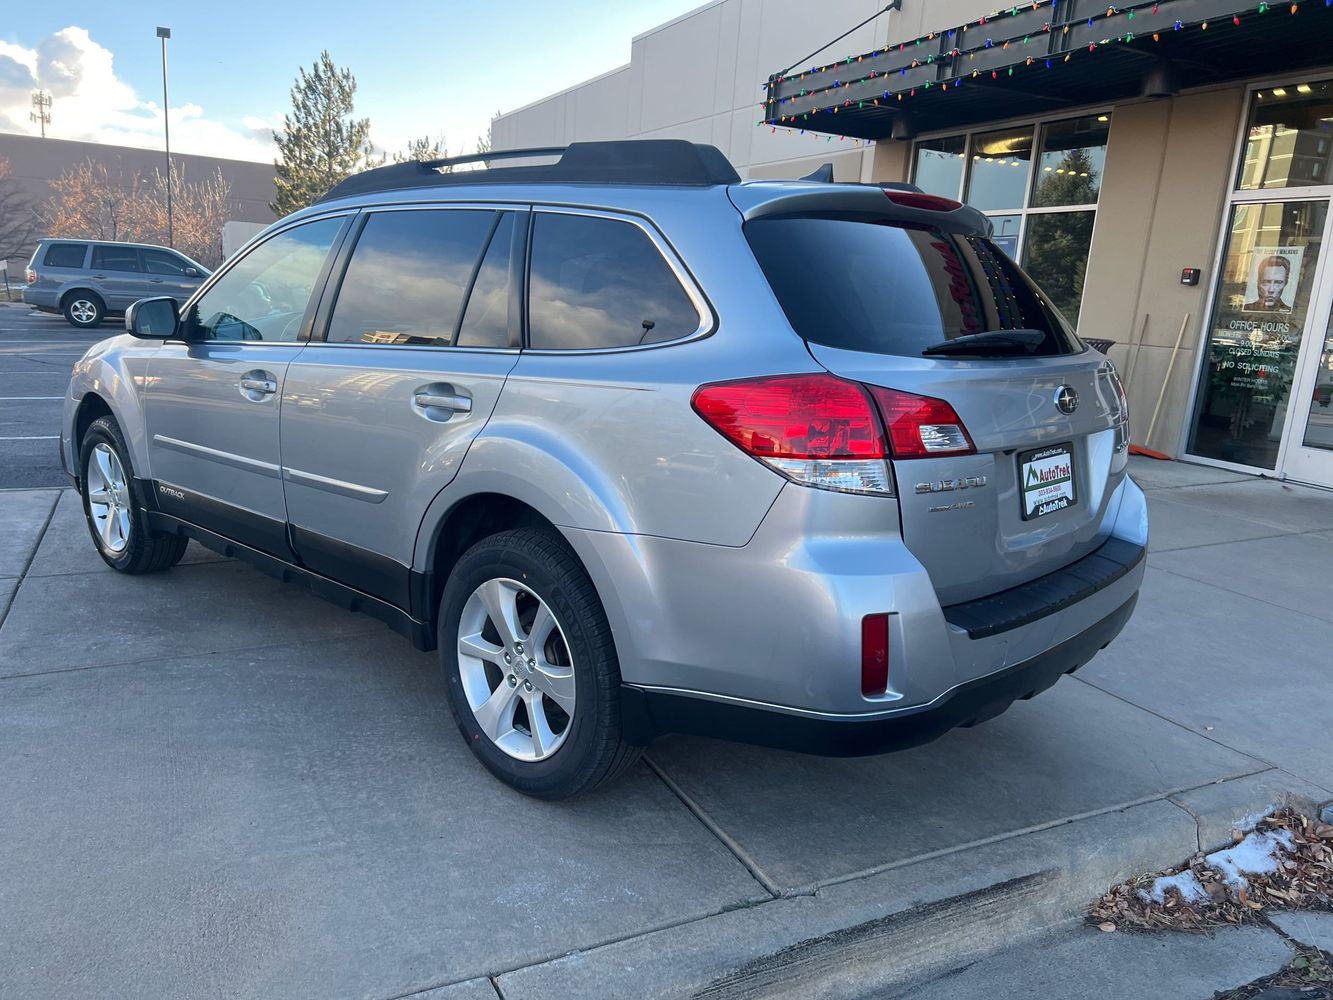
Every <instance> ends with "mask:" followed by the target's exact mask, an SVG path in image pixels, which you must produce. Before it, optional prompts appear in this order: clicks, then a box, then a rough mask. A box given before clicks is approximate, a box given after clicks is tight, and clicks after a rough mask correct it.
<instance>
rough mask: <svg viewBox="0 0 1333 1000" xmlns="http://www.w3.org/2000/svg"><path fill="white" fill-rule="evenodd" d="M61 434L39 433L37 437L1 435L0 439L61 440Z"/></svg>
mask: <svg viewBox="0 0 1333 1000" xmlns="http://www.w3.org/2000/svg"><path fill="white" fill-rule="evenodd" d="M59 440H60V435H59V434H38V435H37V436H36V437H0V441H59Z"/></svg>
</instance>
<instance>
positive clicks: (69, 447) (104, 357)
mask: <svg viewBox="0 0 1333 1000" xmlns="http://www.w3.org/2000/svg"><path fill="white" fill-rule="evenodd" d="M160 346H161V345H160V344H157V343H153V344H151V345H149V344H145V343H142V342H140V341H136V340H134V339H133V338H131V337H129V336H127V335H120V336H116V337H110V338H108V339H107V340H103V341H100V342H99V343H96V344H94V345H93V346H92V347H90V348H89V349H88V352H87V353H86V354H85V355H84V356H83V357H82V358H80V359H79V361H78V362H76V363H75V365H74V368H73V370H72V371H71V372H70V379H69V388H68V390H67V391H66V392H65V402H64V406H63V411H62V416H61V421H60V445H61V450H62V452H63V453H64V458H65V471H66V472H68V473H69V474H70V475H71V476H74V477H75V478H77V477H78V475H79V468H78V466H79V446H80V442H79V441H77V440H76V439H75V438H76V433H77V427H78V419H79V412H80V409H81V407H82V406H83V404H84V402H85V400H86V399H87V397H88V395H89V394H90V393H95V394H96V395H97V396H98V397H99V398H101V400H102V401H103V402H105V403H106V405H107V407H108V408H109V409H110V410H111V415H112V416H113V417H115V419H116V423H117V424H119V425H120V430H121V433H122V434H123V435H124V437H125V444H126V446H127V447H128V448H129V450H130V462H131V464H133V466H134V471H135V474H136V475H137V476H139V477H141V478H148V477H150V476H151V470H150V469H149V465H148V438H147V433H146V431H145V428H144V421H143V394H144V391H145V390H146V389H147V386H148V359H149V357H151V356H152V354H153V353H154V352H156V351H157V349H158V348H159V347H160Z"/></svg>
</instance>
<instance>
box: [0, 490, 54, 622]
mask: <svg viewBox="0 0 1333 1000" xmlns="http://www.w3.org/2000/svg"><path fill="white" fill-rule="evenodd" d="M59 502H60V493H59V492H57V493H56V495H55V496H54V497H53V498H52V500H51V509H50V510H48V511H47V512H46V520H45V521H43V522H42V529H41V531H39V532H37V540H36V541H35V542H33V543H32V551H31V552H30V553H28V558H27V561H26V562H24V564H23V569H22V571H21V572H20V573H19V577H18V583H16V584H14V592H13V593H12V594H10V595H9V599H8V600H7V601H5V606H4V607H3V608H0V625H4V623H5V619H6V618H8V617H9V609H10V608H12V607H13V606H14V602H15V601H17V600H18V599H19V591H20V590H22V589H23V581H24V580H26V579H27V578H28V570H29V569H31V568H32V561H33V560H34V559H36V558H37V550H38V549H39V548H41V547H42V540H43V539H44V538H46V531H47V529H48V528H50V527H51V521H52V520H53V519H54V518H55V516H56V506H57V505H58V504H59Z"/></svg>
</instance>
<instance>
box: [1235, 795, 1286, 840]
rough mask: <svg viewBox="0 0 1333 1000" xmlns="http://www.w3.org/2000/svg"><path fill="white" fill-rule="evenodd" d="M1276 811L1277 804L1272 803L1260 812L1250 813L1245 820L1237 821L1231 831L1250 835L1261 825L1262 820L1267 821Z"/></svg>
mask: <svg viewBox="0 0 1333 1000" xmlns="http://www.w3.org/2000/svg"><path fill="white" fill-rule="evenodd" d="M1276 809H1277V803H1276V802H1270V803H1269V804H1268V805H1266V806H1264V807H1263V809H1261V810H1259V812H1253V813H1250V814H1249V815H1248V816H1246V817H1245V818H1244V819H1238V820H1236V822H1234V823H1232V824H1231V829H1233V830H1239V831H1240V832H1241V833H1250V832H1251V831H1253V830H1254V828H1255V827H1256V826H1258V825H1259V821H1260V820H1263V819H1267V818H1268V817H1269V816H1271V815H1272V814H1273V812H1274V811H1275V810H1276Z"/></svg>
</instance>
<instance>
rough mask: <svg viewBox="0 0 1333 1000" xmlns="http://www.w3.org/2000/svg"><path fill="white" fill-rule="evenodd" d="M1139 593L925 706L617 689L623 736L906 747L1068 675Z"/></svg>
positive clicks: (828, 750) (1110, 633)
mask: <svg viewBox="0 0 1333 1000" xmlns="http://www.w3.org/2000/svg"><path fill="white" fill-rule="evenodd" d="M1138 599H1139V595H1138V593H1137V592H1136V593H1135V594H1134V595H1133V596H1132V597H1130V599H1129V600H1127V601H1126V602H1125V603H1124V604H1122V605H1121V606H1120V607H1119V608H1117V609H1116V610H1115V611H1113V612H1112V613H1111V614H1109V615H1107V616H1106V617H1105V618H1103V619H1102V620H1101V621H1099V622H1097V623H1096V624H1095V625H1093V626H1092V627H1091V628H1089V629H1087V630H1086V631H1084V632H1082V633H1080V634H1079V635H1076V636H1074V637H1073V638H1071V639H1067V640H1066V641H1064V642H1062V643H1060V644H1059V645H1058V646H1053V647H1052V648H1050V649H1048V650H1046V651H1045V652H1043V653H1040V654H1038V655H1037V656H1034V657H1032V658H1031V659H1029V660H1025V661H1024V662H1022V663H1019V664H1016V665H1014V666H1012V667H1008V668H1006V669H1004V670H1000V671H998V672H996V673H994V674H990V675H989V676H986V677H981V678H978V679H977V680H974V681H970V682H968V683H966V684H962V685H959V686H958V687H956V688H954V689H953V690H951V691H947V692H945V693H944V694H943V695H941V696H940V697H939V698H937V699H936V700H935V701H933V702H931V703H930V704H928V705H921V706H917V707H915V708H908V709H903V710H901V711H899V712H894V713H892V714H887V715H879V716H875V717H873V718H865V717H856V716H850V717H849V716H841V717H840V716H822V717H821V716H815V715H796V714H790V713H787V712H781V711H776V710H773V709H765V708H761V707H757V706H754V705H744V704H740V703H738V702H724V701H712V700H708V699H704V698H696V697H690V696H686V695H680V694H674V693H670V692H663V691H647V690H642V689H638V688H630V687H626V688H624V689H622V696H621V714H622V722H623V725H624V728H625V735H626V738H627V739H628V740H630V741H631V742H634V743H638V744H640V745H646V744H647V743H649V742H650V741H651V740H652V739H653V738H655V737H657V736H660V735H663V734H665V733H685V734H689V735H693V736H713V737H718V738H720V739H727V740H736V741H739V742H743V743H754V744H758V745H759V746H767V747H775V748H777V749H780V750H795V751H798V752H801V753H812V754H822V755H824V756H830V757H861V756H866V755H869V754H877V753H886V752H889V751H892V750H906V749H908V748H910V747H915V746H921V745H922V744H923V743H929V742H930V741H931V740H934V739H937V738H938V737H940V736H942V735H944V734H945V733H947V732H948V731H949V730H951V729H956V728H958V727H967V726H972V725H975V724H977V723H979V722H984V721H986V720H987V719H991V718H994V717H995V716H997V715H999V714H1001V713H1002V712H1004V710H1005V709H1007V708H1008V707H1009V706H1010V705H1012V704H1013V703H1014V702H1015V701H1018V700H1020V699H1028V698H1031V697H1033V696H1034V695H1037V694H1039V693H1041V692H1042V691H1045V690H1046V689H1047V688H1049V687H1051V686H1052V685H1053V684H1054V683H1055V682H1056V681H1058V680H1059V679H1060V678H1061V677H1062V676H1064V675H1065V674H1072V673H1073V672H1074V671H1075V670H1077V669H1078V668H1079V667H1081V666H1083V665H1084V664H1086V663H1087V662H1088V661H1089V660H1090V659H1092V657H1093V656H1094V655H1096V653H1097V652H1098V651H1099V650H1101V649H1105V648H1106V646H1107V645H1108V644H1109V643H1110V642H1111V640H1112V639H1114V638H1115V637H1116V636H1117V635H1119V634H1120V630H1121V629H1123V628H1124V627H1125V623H1126V622H1127V621H1129V617H1130V615H1131V614H1132V613H1133V611H1134V606H1135V604H1137V603H1138Z"/></svg>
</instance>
